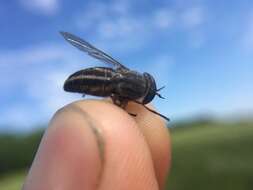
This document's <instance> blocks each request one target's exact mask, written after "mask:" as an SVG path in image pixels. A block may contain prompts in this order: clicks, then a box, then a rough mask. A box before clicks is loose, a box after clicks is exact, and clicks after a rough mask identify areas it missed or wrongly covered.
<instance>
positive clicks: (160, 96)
mask: <svg viewBox="0 0 253 190" xmlns="http://www.w3.org/2000/svg"><path fill="white" fill-rule="evenodd" d="M164 88H165V86H162V87H161V88H158V89H157V90H156V93H155V94H156V95H157V96H158V97H159V98H162V99H165V98H164V97H163V96H162V95H161V94H159V93H157V92H159V91H160V90H162V89H164Z"/></svg>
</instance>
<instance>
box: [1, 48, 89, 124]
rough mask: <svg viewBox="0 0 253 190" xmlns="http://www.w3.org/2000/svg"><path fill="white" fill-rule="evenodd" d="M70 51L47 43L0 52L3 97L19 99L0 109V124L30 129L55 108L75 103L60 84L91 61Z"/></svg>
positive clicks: (47, 117)
mask: <svg viewBox="0 0 253 190" xmlns="http://www.w3.org/2000/svg"><path fill="white" fill-rule="evenodd" d="M71 52H72V51H67V50H66V49H65V48H63V47H61V46H60V45H49V44H47V45H38V46H34V47H28V48H24V49H20V50H15V51H6V52H0V70H4V71H5V72H2V73H1V75H0V86H1V89H2V90H3V93H4V94H6V95H4V97H8V96H10V94H12V93H13V91H14V92H15V93H16V95H14V96H19V99H20V98H21V100H15V99H16V98H13V102H12V103H11V104H10V105H8V107H7V108H2V109H1V110H0V115H2V117H1V118H0V124H8V123H11V124H13V125H20V126H22V127H28V128H29V126H32V125H35V124H41V123H42V122H45V121H48V120H49V118H50V117H51V116H52V115H53V113H54V112H55V111H57V109H59V108H61V107H62V106H64V105H66V104H68V103H70V102H72V101H74V99H75V96H73V94H70V93H66V92H64V91H63V83H64V81H65V80H66V78H67V77H68V76H69V74H70V73H71V72H75V71H77V70H80V69H82V68H83V67H87V66H89V65H90V64H91V63H92V61H87V62H85V61H86V60H88V59H87V57H86V56H84V54H83V53H81V54H78V51H73V54H72V53H71ZM79 55H80V56H79ZM10 75H11V76H10ZM16 89H21V90H22V92H19V91H17V90H16ZM3 93H1V95H3ZM19 93H20V94H19ZM78 97H79V98H80V97H81V96H80V95H79V96H78ZM11 99H12V98H11ZM76 99H77V98H76Z"/></svg>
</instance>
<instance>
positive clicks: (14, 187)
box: [0, 122, 253, 190]
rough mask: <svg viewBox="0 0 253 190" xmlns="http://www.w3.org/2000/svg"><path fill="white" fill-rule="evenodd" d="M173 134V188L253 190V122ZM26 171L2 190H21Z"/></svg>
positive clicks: (6, 179) (0, 183) (1, 181)
mask: <svg viewBox="0 0 253 190" xmlns="http://www.w3.org/2000/svg"><path fill="white" fill-rule="evenodd" d="M191 125H192V127H180V128H174V129H172V130H171V133H172V146H173V156H172V161H173V163H172V169H171V173H170V176H169V177H168V184H167V189H170V190H186V189H187V190H193V189H194V190H202V189H205V190H214V189H217V190H227V189H228V190H252V189H253V124H252V123H247V122H244V123H234V124H228V123H201V124H198V125H196V124H192V123H191ZM24 177H25V175H24V172H18V173H12V174H10V175H5V176H2V177H0V189H1V190H18V189H20V188H21V186H22V183H23V180H24Z"/></svg>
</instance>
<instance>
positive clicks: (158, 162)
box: [23, 100, 171, 190]
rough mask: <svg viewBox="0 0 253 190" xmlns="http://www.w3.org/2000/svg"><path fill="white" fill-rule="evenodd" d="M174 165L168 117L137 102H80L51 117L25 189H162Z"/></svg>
mask: <svg viewBox="0 0 253 190" xmlns="http://www.w3.org/2000/svg"><path fill="white" fill-rule="evenodd" d="M128 113H134V114H137V116H136V117H133V116H131V115H129V114H128ZM170 163H171V147H170V136H169V132H168V129H167V127H166V123H165V120H164V119H163V118H161V117H159V116H157V115H155V114H153V113H151V112H149V111H147V110H146V109H145V108H143V106H141V105H138V104H134V103H129V105H128V106H127V108H126V110H123V109H122V108H119V107H117V106H115V105H113V104H112V103H111V102H109V101H107V100H84V101H77V102H74V103H71V104H69V105H67V106H65V107H63V108H62V109H60V110H59V111H57V112H56V114H55V115H54V117H53V118H52V119H51V121H50V123H49V127H48V129H47V130H46V132H45V134H44V136H43V138H42V141H41V144H40V146H39V149H38V151H37V154H36V157H35V159H34V161H33V164H32V166H31V169H30V171H29V173H28V175H27V177H26V180H25V183H24V186H23V190H34V189H36V190H45V189H47V190H73V189H74V190H84V189H89V190H114V189H115V190H119V189H120V190H129V189H136V190H137V189H145V190H158V189H162V188H163V187H164V184H165V180H166V178H167V175H168V171H169V168H170Z"/></svg>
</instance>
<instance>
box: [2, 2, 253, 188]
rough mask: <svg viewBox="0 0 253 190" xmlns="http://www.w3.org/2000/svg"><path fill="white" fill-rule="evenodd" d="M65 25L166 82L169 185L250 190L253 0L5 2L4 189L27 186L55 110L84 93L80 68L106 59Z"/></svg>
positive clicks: (162, 105) (159, 103) (161, 104)
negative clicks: (75, 86)
mask: <svg viewBox="0 0 253 190" xmlns="http://www.w3.org/2000/svg"><path fill="white" fill-rule="evenodd" d="M59 31H67V32H71V33H74V34H76V35H77V36H80V37H82V38H84V39H86V40H87V41H89V42H90V43H92V44H94V45H95V46H96V47H98V48H100V49H102V50H104V51H105V52H108V53H109V54H110V55H112V56H113V57H114V58H116V59H117V60H119V61H120V62H122V63H123V64H124V65H126V66H127V67H129V68H132V69H135V70H138V71H140V72H145V71H146V72H149V73H151V74H153V75H154V77H155V78H156V81H157V83H158V87H161V86H163V85H165V86H166V88H165V89H163V90H162V92H161V94H162V95H163V96H164V97H166V100H162V99H159V98H156V99H155V100H154V102H153V103H154V105H155V106H156V107H157V110H159V112H161V113H162V114H164V115H166V116H168V117H170V118H171V122H170V123H169V126H168V127H169V128H170V130H171V133H172V146H173V164H172V170H171V173H170V176H169V177H168V184H167V189H174V190H181V189H195V190H196V189H207V190H208V189H210V190H211V189H212V190H213V189H223V190H224V189H230V190H233V189H237V190H238V189H243V190H245V189H253V150H252V146H253V119H252V118H253V100H252V99H253V87H252V83H253V62H252V60H253V2H252V1H250V0H241V1H225V0H221V1H211V0H168V1H165V0H164V1H162V0H159V1H158V0H156V1H155V0H151V1H144V0H139V1H134V0H111V1H98V0H96V1H94V0H93V1H92V0H89V1H81V0H76V1H67V0H14V1H0V34H1V35H0V89H1V90H0V91H1V93H0V189H1V190H14V189H20V187H21V185H22V182H23V180H24V177H25V175H26V172H27V170H28V168H29V166H30V164H31V162H32V160H33V157H34V155H35V152H36V149H37V147H38V145H39V142H40V139H41V137H42V134H43V131H44V129H45V128H46V127H47V123H48V122H49V120H50V118H51V117H52V115H53V113H54V112H55V111H56V110H57V109H59V108H61V107H62V106H64V105H66V104H68V103H70V102H72V101H75V100H79V99H81V98H82V97H81V95H77V94H71V93H66V92H64V91H63V89H62V86H63V82H64V80H65V79H66V78H67V77H68V76H69V75H70V74H71V73H73V72H75V71H77V70H80V69H83V68H86V67H92V66H99V65H103V64H101V63H100V62H98V61H96V60H95V59H93V58H90V57H89V56H87V55H85V54H84V53H82V52H80V51H78V50H77V49H76V48H74V47H72V46H70V45H69V44H68V43H67V42H65V40H64V39H63V38H62V36H60V34H59Z"/></svg>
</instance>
